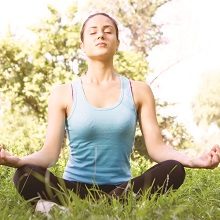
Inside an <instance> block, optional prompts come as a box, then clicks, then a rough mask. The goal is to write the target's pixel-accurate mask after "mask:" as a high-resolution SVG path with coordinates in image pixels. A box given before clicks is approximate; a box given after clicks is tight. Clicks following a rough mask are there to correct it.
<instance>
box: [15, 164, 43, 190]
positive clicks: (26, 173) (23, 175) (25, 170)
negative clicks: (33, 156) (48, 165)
mask: <svg viewBox="0 0 220 220" xmlns="http://www.w3.org/2000/svg"><path fill="white" fill-rule="evenodd" d="M42 170H43V168H41V167H38V166H35V165H29V164H27V165H24V166H22V167H19V168H18V169H17V170H16V171H15V174H14V177H13V182H14V184H15V186H18V185H20V183H21V182H24V181H26V179H28V178H29V177H30V176H32V174H33V172H38V173H40V171H41V172H42Z"/></svg>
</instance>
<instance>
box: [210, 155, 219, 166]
mask: <svg viewBox="0 0 220 220" xmlns="http://www.w3.org/2000/svg"><path fill="white" fill-rule="evenodd" d="M219 162H220V157H219V156H218V155H217V154H216V153H215V154H213V156H212V165H211V167H212V168H215V167H217V166H218V164H219Z"/></svg>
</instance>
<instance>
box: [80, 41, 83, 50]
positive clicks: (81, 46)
mask: <svg viewBox="0 0 220 220" xmlns="http://www.w3.org/2000/svg"><path fill="white" fill-rule="evenodd" d="M80 48H81V50H84V44H83V42H82V41H81V43H80Z"/></svg>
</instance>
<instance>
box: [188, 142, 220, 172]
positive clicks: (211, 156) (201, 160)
mask: <svg viewBox="0 0 220 220" xmlns="http://www.w3.org/2000/svg"><path fill="white" fill-rule="evenodd" d="M219 163H220V147H219V145H214V146H213V147H212V149H211V150H210V151H209V152H208V153H204V154H202V155H201V156H200V157H198V158H195V159H193V160H192V167H194V168H206V169H214V168H216V167H217V166H218V165H219Z"/></svg>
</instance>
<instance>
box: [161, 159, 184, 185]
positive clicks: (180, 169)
mask: <svg viewBox="0 0 220 220" xmlns="http://www.w3.org/2000/svg"><path fill="white" fill-rule="evenodd" d="M165 162H166V163H167V164H166V165H167V167H169V170H170V171H169V176H173V177H174V178H178V182H179V184H182V183H183V182H184V179H185V176H186V173H185V169H184V166H183V165H182V164H181V163H180V162H179V161H176V160H167V161H165Z"/></svg>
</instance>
